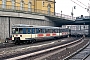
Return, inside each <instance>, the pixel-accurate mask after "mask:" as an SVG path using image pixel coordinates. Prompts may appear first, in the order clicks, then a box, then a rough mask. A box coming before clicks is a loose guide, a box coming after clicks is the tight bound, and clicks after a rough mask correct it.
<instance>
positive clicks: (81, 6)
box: [71, 0, 86, 9]
mask: <svg viewBox="0 0 90 60" xmlns="http://www.w3.org/2000/svg"><path fill="white" fill-rule="evenodd" d="M71 1H72V2H74V3H75V4H77V5H78V6H80V7H82V8H84V9H86V8H85V7H83V6H81V5H80V4H78V3H76V2H75V1H73V0H71Z"/></svg>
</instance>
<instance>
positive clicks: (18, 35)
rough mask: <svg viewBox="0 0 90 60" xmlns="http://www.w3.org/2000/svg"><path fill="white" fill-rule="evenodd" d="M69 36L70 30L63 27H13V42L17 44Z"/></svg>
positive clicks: (17, 25)
mask: <svg viewBox="0 0 90 60" xmlns="http://www.w3.org/2000/svg"><path fill="white" fill-rule="evenodd" d="M69 35H70V29H68V28H62V27H53V26H37V25H26V24H15V25H13V26H12V41H13V42H14V43H15V44H20V43H23V42H26V43H30V42H32V43H34V42H36V41H44V40H50V39H57V38H60V37H64V36H69Z"/></svg>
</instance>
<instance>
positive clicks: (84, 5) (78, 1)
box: [77, 0, 87, 7]
mask: <svg viewBox="0 0 90 60" xmlns="http://www.w3.org/2000/svg"><path fill="white" fill-rule="evenodd" d="M77 1H78V2H79V3H81V4H82V5H84V6H86V5H85V4H83V3H82V2H81V1H79V0H77ZM86 7H87V6H86Z"/></svg>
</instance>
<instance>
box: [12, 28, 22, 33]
mask: <svg viewBox="0 0 90 60" xmlns="http://www.w3.org/2000/svg"><path fill="white" fill-rule="evenodd" d="M22 33H23V30H22V28H12V34H22Z"/></svg>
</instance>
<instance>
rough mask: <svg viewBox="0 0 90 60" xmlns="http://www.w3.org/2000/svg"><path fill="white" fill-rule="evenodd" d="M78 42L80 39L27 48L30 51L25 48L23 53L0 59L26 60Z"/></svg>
mask: <svg viewBox="0 0 90 60" xmlns="http://www.w3.org/2000/svg"><path fill="white" fill-rule="evenodd" d="M80 41H82V39H79V40H71V41H68V42H67V41H66V42H62V43H60V41H58V42H52V43H56V44H52V45H49V46H47V45H45V46H42V45H39V46H41V47H38V46H33V48H32V47H27V48H32V49H27V50H25V48H23V50H25V51H22V52H23V53H18V54H14V55H9V56H7V57H6V56H2V57H0V59H6V60H13V59H15V60H17V59H23V58H26V57H30V56H34V55H38V54H42V53H45V52H49V51H53V50H56V49H59V48H62V47H65V46H68V45H72V44H74V43H77V42H80ZM26 51H27V52H26ZM28 53H29V54H28ZM22 57H23V58H22Z"/></svg>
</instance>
